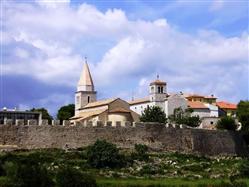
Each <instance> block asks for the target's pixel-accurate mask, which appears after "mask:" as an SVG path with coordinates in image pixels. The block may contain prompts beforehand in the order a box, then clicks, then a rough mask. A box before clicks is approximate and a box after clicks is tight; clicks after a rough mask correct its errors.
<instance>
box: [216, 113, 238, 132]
mask: <svg viewBox="0 0 249 187" xmlns="http://www.w3.org/2000/svg"><path fill="white" fill-rule="evenodd" d="M216 127H217V129H226V130H232V131H235V130H236V129H237V125H236V123H235V120H234V119H233V118H232V117H230V116H225V117H222V118H221V119H220V120H219V121H218V122H217V125H216Z"/></svg>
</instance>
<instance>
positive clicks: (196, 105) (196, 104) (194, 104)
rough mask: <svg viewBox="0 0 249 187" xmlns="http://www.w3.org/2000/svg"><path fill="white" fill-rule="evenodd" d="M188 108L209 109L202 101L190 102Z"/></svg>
mask: <svg viewBox="0 0 249 187" xmlns="http://www.w3.org/2000/svg"><path fill="white" fill-rule="evenodd" d="M188 106H189V107H190V108H193V109H207V108H208V107H206V106H205V105H204V104H203V103H202V102H200V101H188Z"/></svg>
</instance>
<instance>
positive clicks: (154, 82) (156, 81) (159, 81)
mask: <svg viewBox="0 0 249 187" xmlns="http://www.w3.org/2000/svg"><path fill="white" fill-rule="evenodd" d="M154 84H156V85H166V82H164V81H161V80H159V79H156V80H155V81H153V82H151V83H150V86H151V85H154Z"/></svg>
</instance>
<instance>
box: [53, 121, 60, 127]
mask: <svg viewBox="0 0 249 187" xmlns="http://www.w3.org/2000/svg"><path fill="white" fill-rule="evenodd" d="M55 125H60V120H52V126H55Z"/></svg>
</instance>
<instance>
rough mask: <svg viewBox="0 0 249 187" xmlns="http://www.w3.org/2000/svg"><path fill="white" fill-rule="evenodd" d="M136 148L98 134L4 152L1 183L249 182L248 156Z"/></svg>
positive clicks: (8, 186)
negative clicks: (71, 143) (67, 145)
mask: <svg viewBox="0 0 249 187" xmlns="http://www.w3.org/2000/svg"><path fill="white" fill-rule="evenodd" d="M102 147H103V148H102ZM134 148H135V151H133V152H130V151H129V150H119V149H117V147H116V146H114V145H113V144H110V143H108V142H106V141H101V140H98V141H96V142H95V144H93V145H91V146H89V147H87V148H81V149H78V150H67V151H64V150H60V149H42V150H33V151H25V150H19V151H15V152H11V153H0V187H17V186H18V187H24V186H25V187H30V186H38V187H40V186H46V187H49V186H53V187H54V186H55V187H64V186H67V187H71V186H72V187H74V186H75V187H76V186H84V187H96V186H98V187H107V186H108V187H109V186H110V187H114V186H118V187H120V186H121V187H122V186H123V187H131V186H133V187H135V186H136V187H145V186H147V187H148V186H150V187H153V186H155V187H156V186H160V187H167V186H168V187H169V186H170V187H174V186H175V187H176V186H178V187H180V186H181V187H183V186H184V187H195V186H196V187H223V186H224V187H230V186H231V187H232V186H233V187H235V186H237V187H240V186H241V187H245V186H248V185H249V179H248V178H249V160H248V158H240V157H212V158H208V157H204V156H197V155H188V154H179V153H162V152H160V153H158V152H148V151H149V149H148V147H147V146H146V145H142V144H137V145H135V147H134ZM94 155H95V157H96V158H94ZM134 155H135V156H134ZM111 159H112V160H111ZM120 163H122V164H120ZM96 168H97V169H96ZM93 176H94V177H93Z"/></svg>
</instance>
